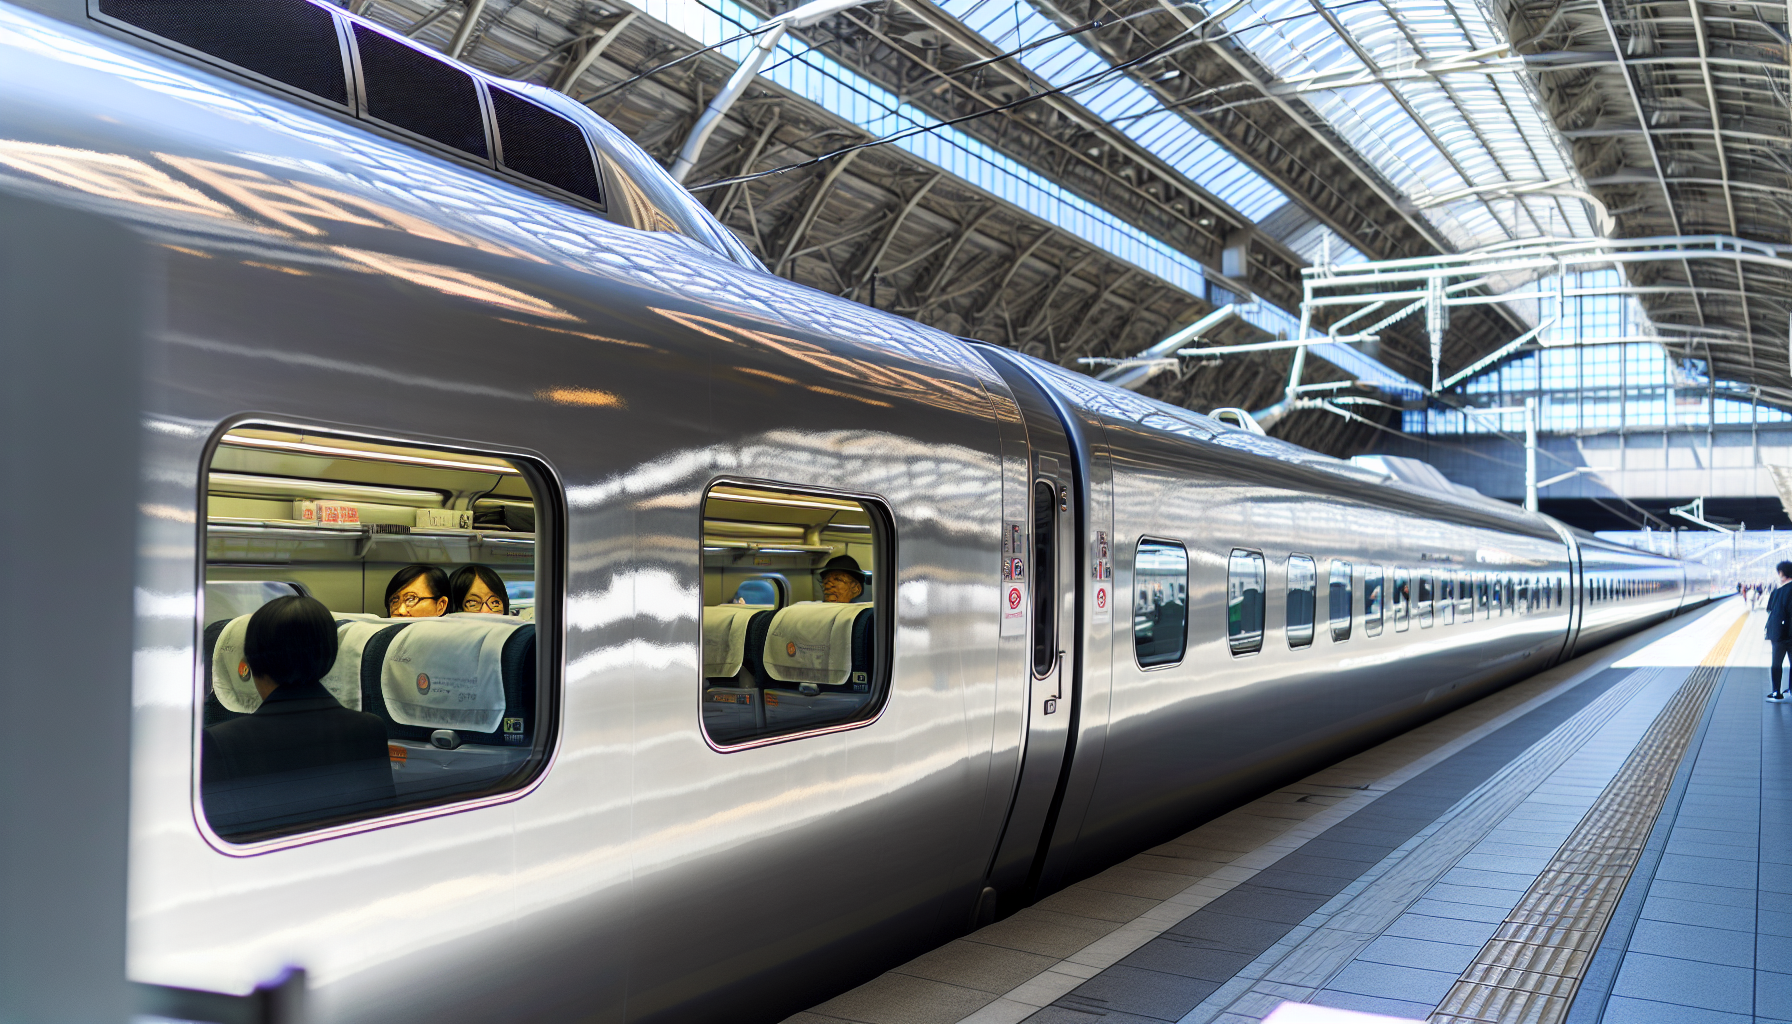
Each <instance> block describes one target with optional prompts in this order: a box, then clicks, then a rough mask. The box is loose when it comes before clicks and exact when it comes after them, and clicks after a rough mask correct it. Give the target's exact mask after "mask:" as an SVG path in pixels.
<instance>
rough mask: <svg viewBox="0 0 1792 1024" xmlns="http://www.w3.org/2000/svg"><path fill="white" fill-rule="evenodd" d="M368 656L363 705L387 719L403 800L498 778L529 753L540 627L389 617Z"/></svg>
mask: <svg viewBox="0 0 1792 1024" xmlns="http://www.w3.org/2000/svg"><path fill="white" fill-rule="evenodd" d="M378 625H379V628H378V630H377V631H376V632H375V633H374V635H373V637H372V638H371V639H370V640H369V641H368V642H367V645H366V649H365V651H364V652H363V654H362V657H361V674H360V687H361V705H362V708H363V709H364V710H367V711H370V712H372V713H374V714H376V715H379V716H380V717H381V718H382V719H384V720H385V722H386V736H387V743H388V748H389V752H390V754H391V758H392V766H393V782H394V784H395V785H396V786H397V790H398V796H399V799H400V800H401V801H407V800H413V799H424V798H427V797H429V796H430V795H431V794H433V793H435V792H436V791H441V792H442V793H447V792H464V791H465V790H466V789H467V786H468V785H469V784H470V783H472V784H476V783H477V782H478V781H479V780H478V779H477V778H470V776H478V777H489V778H490V780H491V781H492V782H493V783H496V782H498V781H499V780H500V779H502V778H503V777H504V776H506V775H508V774H510V773H511V772H512V771H514V770H515V769H517V768H518V767H520V766H521V765H522V764H523V763H524V762H525V761H526V760H527V759H528V757H529V753H530V750H531V749H532V746H533V736H534V734H533V729H534V727H535V649H536V644H535V624H534V623H532V622H526V621H521V620H519V619H517V618H515V617H513V616H499V615H467V614H456V615H446V616H443V617H441V618H435V619H405V620H394V619H383V620H380V622H379V624H378Z"/></svg>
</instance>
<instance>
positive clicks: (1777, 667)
mask: <svg viewBox="0 0 1792 1024" xmlns="http://www.w3.org/2000/svg"><path fill="white" fill-rule="evenodd" d="M1774 569H1776V570H1777V571H1778V572H1779V574H1780V583H1779V586H1777V587H1774V588H1773V594H1772V595H1771V596H1770V597H1768V598H1767V640H1768V642H1770V643H1772V644H1773V662H1772V664H1773V669H1772V671H1773V692H1772V693H1770V694H1768V695H1767V699H1768V700H1770V701H1774V702H1775V703H1778V702H1780V701H1783V700H1785V699H1786V685H1785V674H1784V669H1785V664H1786V659H1787V657H1792V562H1781V563H1780V564H1779V565H1776V566H1774Z"/></svg>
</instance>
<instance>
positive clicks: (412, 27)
mask: <svg viewBox="0 0 1792 1024" xmlns="http://www.w3.org/2000/svg"><path fill="white" fill-rule="evenodd" d="M1691 3H1692V5H1693V6H1691V7H1690V8H1689V7H1687V6H1686V5H1685V4H1669V5H1666V6H1663V5H1653V6H1647V7H1645V6H1641V5H1632V4H1630V3H1628V2H1626V0H1601V3H1596V4H1592V5H1587V4H1581V3H1567V2H1562V0H1532V2H1516V3H1515V2H1513V0H1497V2H1487V3H1483V2H1479V0H1213V2H1210V3H1209V4H1208V5H1207V6H1201V5H1198V4H1194V3H1184V2H1177V0H944V2H943V3H937V4H936V3H933V2H930V0H868V2H867V3H865V4H863V5H861V6H858V7H854V8H850V9H847V10H845V11H844V12H843V13H840V14H838V15H835V16H833V17H830V18H827V19H825V20H824V21H822V22H821V23H820V24H818V25H816V26H814V27H812V28H808V29H802V30H793V31H792V32H791V33H790V35H789V36H787V37H786V38H785V40H784V41H783V42H782V43H780V45H779V47H778V49H777V50H776V51H775V53H774V54H773V56H772V58H771V60H770V61H768V63H767V64H766V66H765V67H764V69H763V70H762V73H761V76H760V77H759V79H758V80H757V81H756V82H755V84H754V85H753V86H752V87H751V88H750V89H749V90H748V91H747V93H746V94H745V95H744V96H743V98H742V99H741V101H740V102H739V103H737V104H736V105H735V106H734V107H733V108H732V110H731V111H730V113H729V115H728V116H727V117H726V118H725V119H724V121H723V123H722V124H721V125H720V127H719V128H718V129H717V131H716V133H715V134H714V136H713V137H711V139H710V141H709V142H708V143H707V145H706V146H705V148H704V149H703V151H702V153H701V154H700V157H699V159H698V161H697V164H696V166H695V168H694V170H693V172H692V173H691V174H690V175H689V177H688V179H687V184H689V185H690V186H692V187H693V189H694V190H695V191H696V192H697V194H698V196H699V198H700V199H702V200H703V201H704V202H705V203H706V204H707V205H708V206H709V207H710V209H711V210H713V211H714V212H716V213H717V214H718V215H719V216H720V217H721V218H722V220H723V221H724V222H725V223H727V224H728V225H729V226H730V227H732V228H733V229H734V230H735V231H736V232H737V233H739V234H740V235H741V236H742V237H743V238H744V239H745V240H746V241H747V243H748V244H749V245H750V246H751V247H752V248H753V249H754V251H755V252H756V253H757V254H758V255H759V256H760V258H761V259H762V260H763V261H764V262H765V263H766V265H767V266H768V267H769V268H771V269H772V270H773V271H774V272H776V273H779V274H782V275H785V276H788V277H792V278H794V279H796V280H800V281H803V282H804V283H807V284H810V285H813V286H815V287H817V288H821V289H823V290H826V291H830V292H834V293H837V294H843V295H847V296H849V297H852V298H855V299H857V300H859V301H861V302H870V303H873V304H875V305H878V306H881V307H883V308H886V309H890V310H892V311H894V312H897V313H900V314H903V315H906V316H911V317H914V318H916V319H918V320H921V321H923V322H925V323H929V324H932V325H934V326H938V327H940V328H942V329H944V330H947V331H951V332H953V333H956V334H960V335H964V336H967V337H976V338H981V339H984V340H989V341H993V342H997V343H1000V344H1005V345H1009V346H1011V347H1014V348H1017V349H1020V350H1022V351H1026V352H1029V353H1032V354H1035V355H1039V356H1041V357H1043V358H1046V359H1051V360H1053V361H1056V362H1060V363H1064V364H1066V365H1078V363H1077V361H1078V360H1079V359H1088V358H1091V357H1093V358H1108V359H1114V358H1126V357H1130V356H1133V355H1135V354H1137V353H1139V352H1141V351H1143V350H1145V349H1146V348H1148V347H1149V346H1151V345H1153V344H1154V343H1157V342H1159V341H1160V340H1161V339H1163V338H1165V337H1167V336H1170V335H1172V334H1173V333H1175V332H1176V331H1177V330H1178V329H1179V328H1182V327H1184V326H1186V325H1188V324H1190V323H1192V322H1195V321H1197V320H1199V319H1200V318H1202V317H1204V316H1206V315H1207V314H1209V313H1211V312H1212V311H1213V310H1214V309H1216V308H1218V307H1221V306H1224V305H1227V304H1233V305H1236V306H1238V307H1239V308H1240V310H1241V311H1242V313H1241V315H1240V316H1236V317H1231V318H1224V319H1223V322H1222V323H1221V324H1220V325H1219V326H1216V327H1215V328H1214V329H1213V331H1212V332H1211V333H1209V334H1207V335H1204V336H1203V337H1201V338H1200V339H1198V340H1197V341H1196V342H1195V344H1197V345H1202V346H1211V345H1235V344H1238V343H1250V342H1256V341H1262V340H1266V339H1271V338H1276V337H1283V338H1286V337H1292V336H1294V335H1295V334H1297V332H1298V329H1299V313H1300V301H1301V297H1302V273H1303V270H1306V269H1307V268H1311V267H1313V266H1315V265H1323V264H1350V263H1359V262H1363V261H1384V260H1402V259H1417V258H1425V257H1431V256H1438V255H1444V254H1461V253H1465V252H1478V251H1483V250H1491V251H1498V250H1499V249H1501V248H1502V247H1511V246H1515V245H1516V246H1530V247H1532V248H1535V247H1537V246H1539V245H1544V246H1546V245H1548V244H1552V243H1554V242H1564V241H1565V242H1571V243H1581V244H1583V245H1584V243H1586V242H1588V241H1590V240H1594V239H1598V238H1601V237H1610V236H1614V235H1618V236H1625V235H1628V236H1634V235H1647V236H1651V237H1659V236H1668V237H1670V238H1672V237H1677V236H1680V235H1684V234H1688V233H1693V232H1706V233H1712V234H1721V235H1726V236H1737V235H1739V236H1742V237H1746V238H1751V239H1756V240H1761V239H1766V240H1773V239H1786V238H1788V233H1787V228H1788V223H1787V218H1788V210H1789V209H1792V207H1788V205H1787V202H1788V199H1792V189H1789V188H1788V187H1787V186H1788V184H1789V182H1788V172H1789V171H1792V164H1788V162H1787V156H1786V155H1785V154H1786V152H1787V150H1786V149H1785V145H1784V144H1785V141H1786V138H1787V127H1788V126H1787V116H1788V109H1787V95H1788V89H1789V88H1792V86H1789V85H1788V82H1787V77H1786V54H1787V51H1786V46H1785V41H1786V34H1785V32H1786V29H1785V25H1786V23H1785V20H1784V18H1785V13H1784V12H1785V9H1784V7H1783V6H1779V7H1773V8H1771V9H1769V8H1768V7H1756V6H1748V5H1743V6H1737V7H1736V8H1735V10H1734V11H1732V10H1731V5H1725V6H1724V7H1723V11H1722V13H1719V12H1718V11H1717V10H1716V9H1714V8H1712V6H1711V5H1710V4H1708V3H1705V2H1704V0H1691ZM351 6H353V8H354V9H355V10H357V11H358V12H360V13H362V14H364V15H367V16H370V17H372V18H374V19H376V20H378V21H381V22H383V23H385V24H388V25H390V26H393V27H395V28H397V29H399V30H400V31H404V32H406V33H407V34H410V35H412V36H413V37H415V38H418V39H420V40H422V41H424V42H427V43H430V44H432V45H436V46H438V47H440V48H442V49H444V50H447V51H449V52H450V53H451V54H453V55H455V56H459V57H461V58H462V59H464V60H467V61H469V62H471V63H473V64H475V65H478V66H480V67H482V68H484V69H486V70H488V71H491V72H493V73H495V74H500V75H505V76H509V77H516V78H523V79H528V80H533V81H538V82H542V83H544V84H548V85H551V86H553V87H555V88H559V89H563V90H565V91H566V92H568V93H569V94H571V95H573V96H574V97H576V98H579V99H581V100H584V101H586V102H587V103H588V104H589V105H590V106H591V107H592V109H594V110H595V111H596V112H597V113H599V114H601V115H603V116H605V117H607V118H609V119H610V120H611V121H613V122H614V123H615V124H617V126H618V127H620V128H621V129H623V130H624V131H626V132H628V133H629V134H630V135H631V136H632V137H633V138H634V139H635V140H636V141H637V142H639V143H640V144H641V145H642V146H643V147H644V148H646V149H647V150H648V151H649V152H650V153H652V154H653V155H655V156H656V157H659V158H661V159H662V160H664V161H666V162H667V163H668V164H669V163H671V161H672V157H673V155H674V154H676V153H677V152H678V151H679V149H680V146H681V145H682V143H683V142H684V140H685V138H686V136H687V135H688V134H689V132H690V129H691V126H692V124H693V122H694V121H695V120H696V119H697V115H698V113H699V112H700V111H701V110H702V109H703V107H704V105H705V104H706V103H708V101H709V99H710V98H711V97H713V96H714V95H715V94H716V92H717V90H718V89H720V88H721V87H722V85H723V83H724V82H725V81H726V80H727V78H728V77H729V75H730V74H731V73H732V72H733V70H734V68H735V65H736V62H737V61H738V60H739V59H741V58H742V57H743V56H744V55H745V53H746V50H747V48H748V47H749V46H751V45H752V42H753V40H752V39H751V38H744V37H743V34H744V33H750V32H753V31H755V30H758V29H760V28H761V27H762V26H763V25H764V23H765V21H766V19H768V18H770V17H773V16H776V15H778V14H780V13H782V12H784V11H785V10H787V9H789V8H790V7H793V6H795V5H794V4H793V3H790V2H789V0H635V3H634V4H631V3H626V2H623V0H489V2H487V0H465V2H463V0H354V2H353V4H352V5H351ZM1602 12H1603V13H1602ZM1738 12H1740V13H1738ZM1617 54H1624V56H1623V57H1622V58H1620V57H1618V56H1617ZM1776 61H1777V62H1778V63H1777V64H1776V63H1774V62H1776ZM1644 124H1646V125H1648V126H1649V127H1648V130H1647V131H1645V130H1643V129H1642V128H1641V127H1639V126H1640V125H1644ZM891 137H894V140H893V141H890V142H888V143H887V144H882V145H875V146H869V147H863V148H852V147H857V146H860V145H861V144H863V143H867V142H871V141H873V140H877V139H888V138H891ZM1776 147H1778V148H1776ZM840 150H846V152H843V153H839V155H836V156H833V157H831V158H828V159H823V160H816V159H815V158H816V157H821V156H824V155H826V154H830V153H836V152H838V151H840ZM768 171H775V172H776V173H771V174H767V175H765V176H763V177H758V178H755V179H754V180H751V181H744V182H738V183H734V184H725V185H722V186H721V187H706V186H708V185H710V184H712V183H714V182H718V181H724V180H726V179H730V178H734V177H737V176H741V175H753V174H764V173H765V172H768ZM1666 244H1668V245H1670V246H1671V245H1672V242H1669V243H1666ZM1630 277H1631V281H1632V283H1633V284H1638V285H1639V286H1640V288H1639V293H1640V296H1641V298H1642V301H1643V303H1644V305H1645V308H1646V309H1647V310H1648V312H1649V314H1650V316H1651V318H1652V319H1653V320H1654V321H1655V322H1656V323H1657V324H1658V325H1659V326H1660V327H1661V328H1662V334H1663V335H1664V339H1666V340H1671V341H1674V342H1675V343H1676V344H1678V345H1679V346H1681V347H1682V348H1688V349H1689V348H1692V347H1696V348H1697V350H1698V354H1699V358H1703V359H1708V360H1709V365H1710V366H1711V368H1712V370H1713V372H1714V373H1717V374H1721V375H1722V376H1724V377H1725V378H1726V379H1730V380H1737V381H1742V382H1745V383H1748V384H1757V385H1761V386H1763V387H1768V388H1779V389H1782V390H1777V391H1765V392H1763V393H1764V394H1765V395H1767V397H1769V398H1770V399H1782V400H1787V401H1792V391H1787V390H1783V389H1784V386H1785V382H1786V355H1787V353H1786V337H1787V308H1788V306H1787V302H1788V300H1789V299H1792V281H1789V280H1788V275H1787V274H1786V272H1785V270H1784V269H1783V268H1780V267H1775V266H1772V265H1767V264H1762V263H1760V262H1759V261H1756V262H1754V263H1750V264H1747V265H1745V263H1744V262H1743V261H1742V260H1740V259H1739V260H1736V261H1724V260H1715V259H1708V258H1707V259H1699V260H1683V261H1675V262H1668V261H1655V262H1646V263H1639V264H1635V265H1633V266H1631V268H1630ZM1532 319H1533V321H1534V318H1532ZM1314 324H1315V327H1316V328H1317V329H1321V330H1322V329H1323V328H1324V326H1325V320H1324V318H1323V317H1321V318H1319V319H1316V320H1315V321H1314ZM1425 326H1426V325H1425V324H1424V322H1423V318H1422V317H1409V318H1407V319H1405V320H1403V321H1401V322H1398V323H1394V324H1391V325H1388V326H1387V327H1385V329H1383V330H1382V331H1381V332H1380V333H1381V341H1380V343H1379V345H1378V346H1377V348H1376V350H1375V352H1374V355H1375V357H1376V358H1377V359H1379V360H1380V362H1381V363H1383V364H1385V365H1386V367H1388V368H1390V369H1391V370H1392V371H1394V374H1396V375H1404V376H1406V377H1409V378H1412V379H1415V380H1421V381H1424V380H1430V379H1432V374H1431V362H1432V353H1431V350H1430V341H1429V339H1428V337H1427V335H1426V333H1425ZM1532 326H1534V322H1528V321H1527V320H1526V319H1525V318H1524V317H1523V316H1522V315H1519V314H1518V313H1516V312H1515V311H1514V310H1513V309H1511V308H1508V307H1507V306H1504V305H1498V304H1495V305H1483V306H1469V307H1462V308H1460V309H1458V310H1457V311H1456V315H1455V316H1454V317H1452V318H1451V319H1450V321H1449V325H1448V331H1447V334H1446V335H1445V336H1444V339H1443V344H1442V351H1441V354H1440V357H1439V362H1440V363H1441V364H1442V365H1443V366H1444V367H1446V368H1447V369H1449V370H1452V371H1454V370H1460V369H1461V368H1463V367H1465V366H1469V365H1472V364H1473V363H1474V362H1476V361H1477V360H1480V359H1483V358H1484V357H1486V356H1487V355H1489V354H1490V353H1494V352H1496V351H1498V350H1499V349H1500V348H1501V347H1502V346H1505V345H1507V344H1508V343H1509V342H1511V341H1512V339H1514V338H1515V337H1518V336H1519V335H1521V334H1522V333H1523V332H1524V331H1525V330H1526V329H1527V328H1529V327H1532ZM1291 359H1292V352H1291V350H1289V349H1285V348H1283V349H1270V350H1266V351H1260V352H1249V353H1241V354H1238V355H1228V356H1227V357H1225V358H1223V359H1207V360H1193V361H1188V362H1186V363H1184V364H1183V366H1182V367H1181V368H1180V369H1178V370H1176V371H1174V372H1167V373H1160V374H1158V375H1157V376H1155V377H1153V378H1152V379H1151V380H1149V381H1148V382H1146V383H1145V384H1144V385H1143V386H1141V388H1140V390H1141V391H1143V392H1145V393H1147V394H1154V395H1156V396H1158V397H1162V398H1164V399H1166V400H1169V401H1173V402H1176V403H1178V404H1185V405H1188V406H1191V407H1193V408H1196V409H1200V410H1202V411H1205V410H1207V409H1208V408H1211V407H1214V406H1220V405H1228V406H1243V407H1246V408H1258V407H1261V406H1264V405H1268V404H1270V403H1271V402H1274V401H1275V400H1277V399H1278V398H1280V397H1281V396H1282V394H1283V389H1284V387H1285V385H1286V381H1287V376H1288V367H1289V364H1290V360H1291ZM1346 361H1348V360H1346ZM1358 362H1360V360H1358ZM1306 366H1307V369H1306V374H1305V377H1304V379H1305V380H1306V381H1324V380H1327V379H1332V380H1350V379H1362V378H1363V373H1362V368H1361V367H1360V366H1349V367H1339V366H1336V365H1333V364H1331V363H1329V362H1326V361H1324V358H1323V355H1321V358H1320V359H1319V360H1309V361H1308V362H1307V364H1306ZM1083 368H1085V369H1089V367H1087V366H1085V367H1083ZM1383 397H1386V395H1385V393H1383ZM1357 408H1358V410H1359V412H1360V413H1361V414H1362V415H1361V416H1360V417H1358V418H1353V419H1341V418H1339V417H1336V416H1332V415H1330V414H1328V413H1325V412H1304V413H1301V414H1299V415H1297V416H1293V417H1290V418H1289V419H1287V420H1286V421H1284V423H1283V424H1281V425H1280V426H1278V427H1277V428H1276V432H1277V433H1279V434H1281V435H1283V436H1285V437H1288V438H1289V439H1290V440H1294V441H1296V442H1298V443H1302V444H1306V445H1309V446H1311V447H1314V448H1317V449H1320V450H1324V451H1331V452H1335V453H1339V454H1347V453H1350V452H1353V451H1360V450H1362V449H1363V448H1364V447H1366V446H1367V445H1369V444H1370V443H1372V442H1373V440H1374V438H1375V437H1376V435H1377V432H1378V429H1387V427H1386V426H1385V425H1386V424H1390V423H1395V422H1397V420H1396V419H1395V416H1394V413H1393V412H1392V410H1388V409H1384V408H1380V407H1377V406H1374V405H1373V404H1369V405H1362V406H1358V407H1357Z"/></svg>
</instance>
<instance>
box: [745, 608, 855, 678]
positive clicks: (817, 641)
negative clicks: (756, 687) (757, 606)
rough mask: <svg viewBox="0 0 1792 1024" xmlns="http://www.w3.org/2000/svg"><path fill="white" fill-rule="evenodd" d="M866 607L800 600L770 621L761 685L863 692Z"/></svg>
mask: <svg viewBox="0 0 1792 1024" xmlns="http://www.w3.org/2000/svg"><path fill="white" fill-rule="evenodd" d="M871 625H872V606H871V605H870V604H869V603H864V604H828V603H824V602H821V601H801V602H798V603H797V604H793V605H791V606H790V607H788V608H785V609H783V610H781V611H779V612H778V613H777V615H776V616H774V617H773V619H772V622H771V627H770V629H769V630H768V631H767V634H766V639H765V646H764V652H765V653H764V657H765V671H766V676H767V685H774V684H776V683H783V684H785V686H787V687H789V688H790V689H798V690H802V689H807V688H810V687H814V688H825V689H828V690H831V691H835V692H842V691H844V692H858V693H863V692H866V691H868V690H869V689H870V679H871V676H870V671H869V663H870V658H871V635H872V629H871Z"/></svg>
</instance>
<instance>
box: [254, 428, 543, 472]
mask: <svg viewBox="0 0 1792 1024" xmlns="http://www.w3.org/2000/svg"><path fill="white" fill-rule="evenodd" d="M220 443H221V444H225V445H228V446H230V447H232V448H264V449H268V450H271V451H280V452H295V453H297V454H300V455H322V456H325V457H328V458H333V459H361V460H364V461H367V462H397V463H401V464H403V465H407V466H432V467H435V468H438V469H469V470H472V471H474V472H476V473H503V474H506V475H510V476H520V475H521V473H522V471H521V470H518V469H516V468H515V467H512V466H505V465H492V464H489V463H484V462H463V461H461V460H459V459H442V458H434V457H431V456H426V455H406V454H404V453H402V452H381V451H368V450H366V449H363V448H338V447H336V446H335V445H328V444H318V443H317V442H315V441H283V440H280V439H278V438H272V437H244V436H242V435H239V434H225V435H224V440H223V441H222V442H220Z"/></svg>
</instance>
